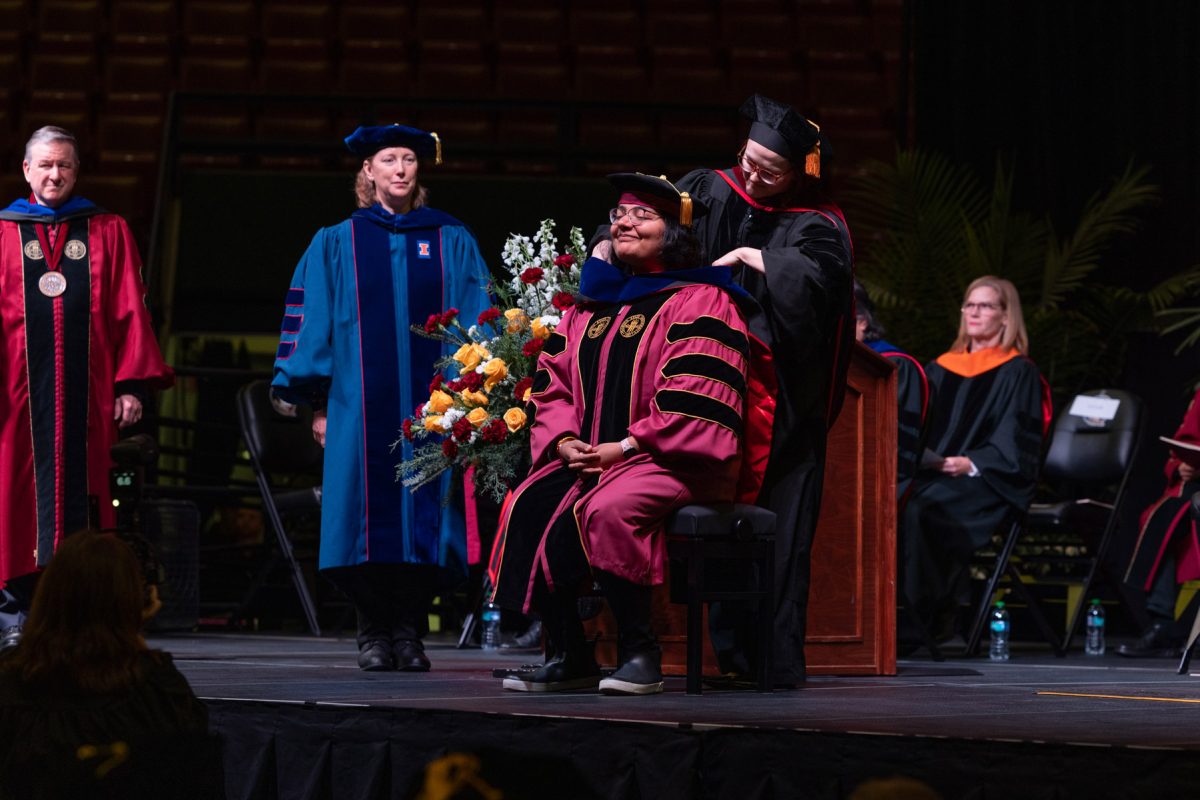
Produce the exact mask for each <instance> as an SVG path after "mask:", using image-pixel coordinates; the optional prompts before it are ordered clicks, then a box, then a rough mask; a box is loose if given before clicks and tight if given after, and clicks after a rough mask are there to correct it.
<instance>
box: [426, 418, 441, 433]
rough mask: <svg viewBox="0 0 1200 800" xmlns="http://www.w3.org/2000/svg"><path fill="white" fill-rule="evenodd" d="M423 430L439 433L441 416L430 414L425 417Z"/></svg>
mask: <svg viewBox="0 0 1200 800" xmlns="http://www.w3.org/2000/svg"><path fill="white" fill-rule="evenodd" d="M425 430H427V431H429V432H430V433H441V432H442V418H441V417H435V416H432V415H431V416H428V417H426V418H425Z"/></svg>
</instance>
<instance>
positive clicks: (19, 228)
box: [0, 126, 174, 650]
mask: <svg viewBox="0 0 1200 800" xmlns="http://www.w3.org/2000/svg"><path fill="white" fill-rule="evenodd" d="M22 169H23V170H24V173H25V180H27V181H28V182H29V188H30V190H31V194H30V196H29V198H28V199H27V200H17V201H16V202H14V203H12V204H11V205H10V206H8V208H6V209H4V210H3V211H0V336H2V339H3V347H4V348H5V355H4V361H3V366H0V379H2V381H3V388H2V389H0V585H2V586H3V590H0V632H2V634H0V650H3V649H7V648H8V647H13V646H15V645H16V644H17V642H18V640H19V638H20V627H21V624H22V623H23V620H24V617H25V614H26V612H27V611H28V610H29V604H30V602H31V600H32V595H33V587H34V584H35V582H36V578H37V575H38V572H39V570H40V569H42V568H43V567H45V566H46V564H47V563H49V561H50V557H51V556H52V555H53V553H54V550H55V548H56V547H57V546H58V544H59V543H60V542H61V541H62V539H63V537H64V536H65V535H67V534H68V533H72V532H74V531H77V530H81V529H84V528H87V527H88V525H89V523H90V522H93V520H91V519H90V518H89V517H90V512H89V509H90V507H91V504H92V502H93V500H91V499H90V498H92V497H94V498H95V500H96V501H98V507H99V513H100V518H99V520H98V522H99V524H100V525H102V526H109V527H111V526H112V525H114V524H115V522H116V519H115V512H114V510H113V507H112V498H111V497H110V496H109V488H108V487H109V483H108V481H109V470H110V469H111V467H112V459H111V457H110V456H109V449H110V448H111V447H112V445H113V443H114V442H115V441H116V440H117V429H118V428H124V427H128V426H130V425H133V424H134V423H136V422H137V421H138V420H140V419H141V417H142V407H143V404H144V403H145V400H146V392H147V391H149V390H150V389H153V388H165V387H167V386H169V385H170V384H171V383H172V382H173V379H174V376H173V374H172V372H171V369H170V368H169V367H168V366H167V365H166V364H165V363H163V359H162V355H161V354H160V353H159V349H158V343H157V341H156V340H155V338H154V332H153V330H152V329H151V326H150V314H149V312H148V311H147V310H146V304H145V289H144V288H143V286H142V279H141V268H142V264H141V259H140V258H139V257H138V252H137V246H136V245H135V244H134V240H133V234H132V233H131V232H130V230H129V225H128V224H126V222H125V220H123V219H121V218H120V217H118V216H117V215H116V214H110V213H107V212H105V211H103V210H102V209H100V208H98V207H97V206H96V205H94V204H93V203H92V202H91V201H89V200H85V199H84V198H82V197H75V196H74V195H73V193H74V190H75V182H76V180H77V179H78V177H79V148H78V147H77V145H76V143H75V137H74V136H72V135H71V134H70V133H69V132H67V131H65V130H63V129H62V128H57V127H53V126H47V127H44V128H40V129H38V130H37V131H35V132H34V134H33V136H32V137H30V139H29V142H28V143H27V144H26V145H25V161H24V163H23V164H22Z"/></svg>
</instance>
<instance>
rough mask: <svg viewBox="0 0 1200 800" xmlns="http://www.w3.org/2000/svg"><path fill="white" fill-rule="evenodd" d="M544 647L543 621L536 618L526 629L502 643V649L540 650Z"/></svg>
mask: <svg viewBox="0 0 1200 800" xmlns="http://www.w3.org/2000/svg"><path fill="white" fill-rule="evenodd" d="M541 648H542V621H541V620H540V619H535V620H534V621H533V622H531V623H530V624H529V627H528V628H526V629H525V632H524V633H521V634H518V635H516V636H514V637H512V638H511V639H506V640H505V641H502V642H501V643H500V649H501V650H535V649H536V650H540V649H541Z"/></svg>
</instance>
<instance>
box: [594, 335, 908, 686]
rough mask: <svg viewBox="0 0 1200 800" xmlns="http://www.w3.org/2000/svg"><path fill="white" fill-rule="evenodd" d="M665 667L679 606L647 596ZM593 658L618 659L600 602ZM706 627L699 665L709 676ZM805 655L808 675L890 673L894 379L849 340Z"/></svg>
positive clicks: (677, 658) (675, 640) (680, 666)
mask: <svg viewBox="0 0 1200 800" xmlns="http://www.w3.org/2000/svg"><path fill="white" fill-rule="evenodd" d="M652 621H653V624H654V629H655V631H656V632H657V633H658V638H659V644H660V645H661V646H662V650H663V672H664V673H665V674H667V675H683V674H685V672H686V666H687V656H686V651H685V648H686V644H687V633H686V631H687V611H686V609H685V608H684V607H683V606H681V605H672V604H671V603H670V600H669V597H668V592H667V587H666V586H665V585H664V586H661V587H658V589H656V591H655V594H654V609H653V616H652ZM586 627H587V630H588V635H589V637H593V636H599V643H598V645H597V648H596V657H597V659H599V661H600V663H601V664H605V665H609V666H612V665H614V664H615V663H616V660H617V653H616V636H615V632H616V626H615V624H614V623H613V619H612V617H611V616H610V614H609V613H608V609H607V608H605V610H604V611H603V612H602V613H601V614H600V616H598V617H596V618H595V619H593V620H589V621H588V623H587V626H586ZM704 629H705V631H706V633H705V640H706V644H705V647H704V673H705V674H706V675H717V674H718V670H717V664H716V656H715V655H714V654H713V651H712V647H711V646H710V645H708V644H707V639H708V635H707V630H708V625H707V624H705V626H704ZM805 642H806V643H805V648H804V654H805V660H806V661H807V666H808V673H809V674H810V675H895V674H896V377H895V367H894V366H893V365H892V363H891V362H890V361H888V360H887V359H886V358H883V357H882V356H880V355H878V354H876V353H875V352H874V351H873V350H871V349H870V348H868V347H864V346H863V345H861V344H858V343H855V346H854V352H853V354H852V355H851V360H850V371H849V375H848V376H847V379H846V399H845V403H844V404H843V406H842V412H841V414H840V415H839V416H838V419H837V422H836V423H835V424H834V426H833V428H832V429H831V430H830V432H829V441H828V447H827V452H826V456H825V483H824V493H823V495H822V499H821V519H820V522H819V523H818V525H817V534H816V541H815V543H814V545H813V552H812V581H811V585H810V586H809V593H808V635H807V638H806V640H805Z"/></svg>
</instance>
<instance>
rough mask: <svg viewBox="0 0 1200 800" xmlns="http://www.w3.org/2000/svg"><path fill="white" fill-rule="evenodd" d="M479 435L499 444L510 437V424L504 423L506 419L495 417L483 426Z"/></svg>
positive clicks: (489, 441)
mask: <svg viewBox="0 0 1200 800" xmlns="http://www.w3.org/2000/svg"><path fill="white" fill-rule="evenodd" d="M479 435H480V436H482V437H483V440H484V441H485V442H488V443H489V444H499V443H500V442H503V441H504V440H505V438H507V437H508V426H507V425H505V424H504V420H502V419H494V420H492V421H491V422H489V423H488V424H487V425H484V426H483V428H482V429H481V430H480V431H479Z"/></svg>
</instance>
